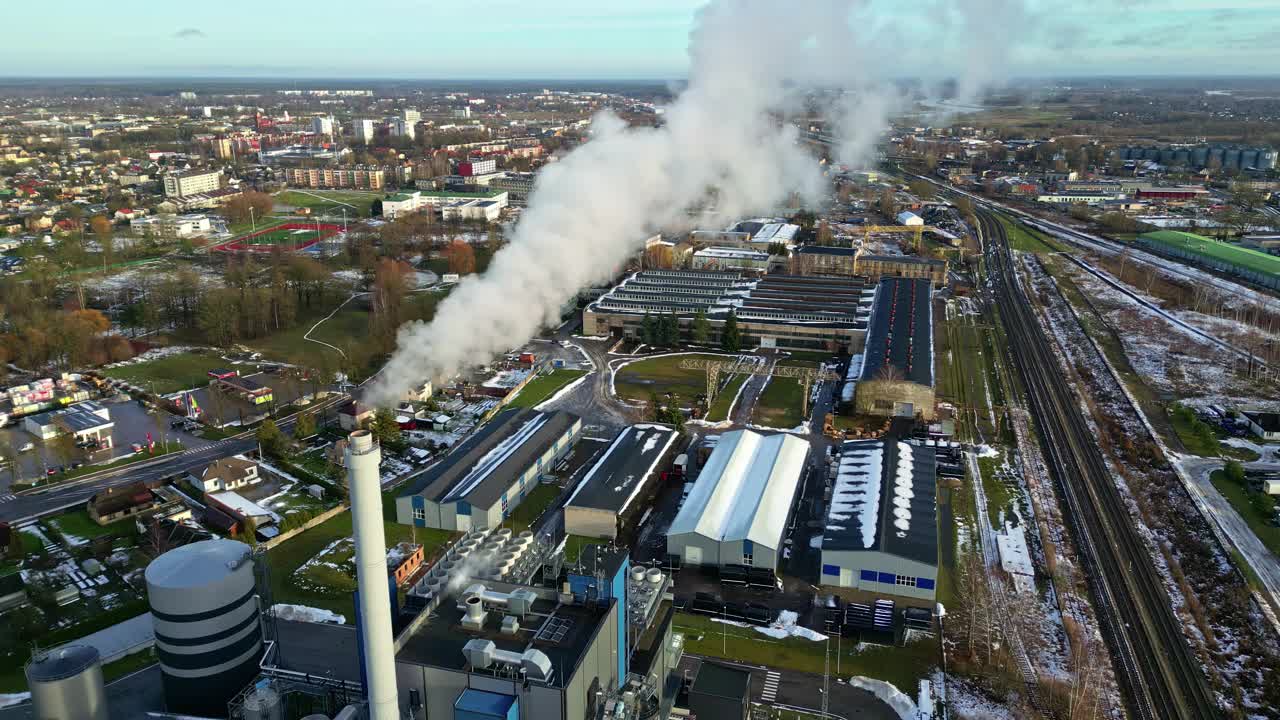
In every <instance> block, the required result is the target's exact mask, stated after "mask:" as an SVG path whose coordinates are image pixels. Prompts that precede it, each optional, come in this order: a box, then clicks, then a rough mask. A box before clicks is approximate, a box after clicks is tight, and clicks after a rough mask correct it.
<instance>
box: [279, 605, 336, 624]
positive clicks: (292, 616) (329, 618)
mask: <svg viewBox="0 0 1280 720" xmlns="http://www.w3.org/2000/svg"><path fill="white" fill-rule="evenodd" d="M271 614H272V615H274V616H276V617H277V618H279V619H281V620H292V621H294V622H313V623H332V624H334V625H345V624H346V623H347V618H346V617H345V616H343V615H339V614H338V613H336V612H333V611H332V610H325V609H323V608H314V607H308V606H306V605H288V604H285V603H277V604H275V605H272V606H271Z"/></svg>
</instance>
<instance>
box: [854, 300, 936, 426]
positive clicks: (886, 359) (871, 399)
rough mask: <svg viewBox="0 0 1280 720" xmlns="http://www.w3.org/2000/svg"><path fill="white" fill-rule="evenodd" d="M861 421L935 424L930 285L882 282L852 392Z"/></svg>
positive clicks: (855, 408)
mask: <svg viewBox="0 0 1280 720" xmlns="http://www.w3.org/2000/svg"><path fill="white" fill-rule="evenodd" d="M854 410H855V412H857V413H859V414H863V415H883V416H893V417H916V416H920V417H921V418H923V419H924V420H932V419H933V418H934V378H933V306H932V299H931V296H930V290H929V281H928V280H920V279H915V280H912V279H905V278H884V279H882V280H881V281H880V286H879V289H878V290H877V291H876V299H875V306H874V307H873V308H872V311H871V327H870V330H868V332H867V344H866V348H865V350H864V351H863V353H862V367H861V370H860V371H859V373H858V384H857V387H856V388H855V389H854Z"/></svg>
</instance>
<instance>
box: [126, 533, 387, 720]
mask: <svg viewBox="0 0 1280 720" xmlns="http://www.w3.org/2000/svg"><path fill="white" fill-rule="evenodd" d="M250 558H251V555H250V551H249V546H248V545H245V544H244V543H240V542H236V541H234V540H206V541H203V542H196V543H191V544H190V545H183V546H182V547H179V548H175V549H173V550H170V551H169V552H166V553H165V554H163V555H161V556H160V557H158V558H156V559H155V560H153V561H152V562H151V564H150V565H148V566H147V569H146V572H145V576H146V581H147V600H148V601H149V603H150V605H151V617H152V620H153V622H154V623H155V637H156V645H155V649H156V657H157V659H158V660H159V661H160V673H161V678H162V682H163V684H164V695H165V704H166V705H167V706H168V709H169V710H170V711H171V712H182V713H189V714H192V715H204V716H212V717H218V716H223V715H225V714H226V709H227V702H228V701H229V700H230V699H231V698H232V697H234V696H235V695H236V694H237V693H239V692H240V690H241V689H242V688H244V686H245V685H247V684H248V683H249V681H250V680H251V679H253V678H254V677H255V676H256V675H257V673H258V660H259V659H260V658H261V656H262V629H261V627H260V626H259V621H258V591H257V588H256V587H255V585H254V573H253V563H252V561H251V559H250ZM384 562H385V561H384Z"/></svg>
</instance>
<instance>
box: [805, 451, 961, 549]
mask: <svg viewBox="0 0 1280 720" xmlns="http://www.w3.org/2000/svg"><path fill="white" fill-rule="evenodd" d="M935 463H936V461H935V458H934V451H933V450H932V449H929V448H923V447H913V446H911V445H909V444H907V443H904V442H897V443H885V442H883V441H880V440H855V441H849V442H846V443H844V445H843V446H842V450H841V454H840V465H839V467H838V468H837V471H836V479H835V485H834V486H833V487H832V491H831V505H830V508H829V510H828V511H827V525H826V530H825V532H824V533H823V537H822V548H823V551H824V552H826V551H829V550H844V551H859V550H878V551H880V552H885V553H889V554H892V555H898V556H901V557H905V558H908V559H912V560H917V561H920V562H924V563H929V564H933V563H936V562H937V528H936V520H935V517H936V514H937V508H936V505H935V497H934V495H935V486H934V483H935V467H936V464H935Z"/></svg>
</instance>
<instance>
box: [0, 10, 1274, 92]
mask: <svg viewBox="0 0 1280 720" xmlns="http://www.w3.org/2000/svg"><path fill="white" fill-rule="evenodd" d="M733 1H736V0H733ZM744 1H747V2H750V1H753V0H744ZM784 1H790V2H805V0H784ZM866 1H867V2H870V3H872V4H880V5H882V6H883V7H884V10H883V15H884V18H885V22H886V23H890V24H893V25H896V26H898V27H899V28H904V29H909V30H910V32H911V33H913V34H917V36H918V37H919V43H918V45H917V46H916V47H915V48H911V49H909V50H908V51H906V52H904V53H903V54H902V56H900V57H894V58H886V60H885V61H886V62H894V63H896V65H897V68H896V69H897V70H898V72H899V74H901V75H902V76H936V75H937V74H938V73H939V72H940V71H939V65H940V64H943V65H945V63H939V61H938V58H936V57H932V55H931V53H930V51H929V48H930V47H932V45H933V43H934V42H935V41H934V40H933V38H935V37H936V36H939V35H940V34H941V33H944V32H945V31H946V30H945V28H944V27H940V26H939V23H938V22H937V20H936V18H937V17H938V16H940V15H941V14H943V13H939V12H938V11H937V10H938V7H939V6H946V5H948V4H954V3H958V2H966V3H969V2H972V3H987V4H992V5H996V4H998V2H1001V1H1005V2H1007V1H1008V0H895V1H893V2H890V1H889V0H866ZM1025 1H1026V2H1027V3H1029V4H1031V5H1032V12H1031V13H1030V14H1029V15H1030V18H1031V19H1029V20H1023V21H1019V22H1010V23H1008V26H999V25H997V26H994V27H992V28H991V31H992V32H993V33H1001V34H1007V33H1017V34H1018V36H1019V38H1020V41H1019V44H1018V46H1017V47H1016V48H1015V51H1014V53H1013V58H1012V60H1011V65H1012V66H1011V67H1010V68H1008V72H1007V73H1006V75H1008V76H1010V77H1017V76H1037V77H1042V76H1058V77H1075V76H1097V75H1113V76H1114V75H1263V74H1266V75H1271V74H1276V73H1277V72H1278V71H1280V43H1278V42H1276V41H1275V39H1276V38H1277V37H1280V1H1278V0H1069V1H1068V2H1062V1H1061V0H1052V1H1050V0H1025ZM704 2H705V0H536V1H532V2H531V1H530V0H483V1H480V0H472V1H470V2H466V1H462V2H460V1H458V0H454V1H452V2H445V1H442V0H373V1H371V2H353V1H352V0H307V1H306V2H300V3H292V2H290V3H280V2H263V1H262V0H221V2H218V3H214V4H209V3H181V2H161V1H160V0H114V1H113V2H103V1H102V0H52V5H53V6H55V7H56V10H57V12H50V10H51V7H50V5H46V4H44V3H30V2H27V3H7V5H12V6H11V7H6V8H5V11H4V15H5V21H6V25H7V26H8V27H10V28H11V29H13V28H24V29H27V30H29V31H24V32H10V33H7V34H6V37H5V42H4V43H3V45H0V75H4V76H9V77H28V76H54V77H56V76H63V77H140V76H143V77H148V76H154V77H189V76H201V77H269V78H288V77H297V78H351V79H374V80H376V79H470V78H475V79H577V78H582V79H657V80H668V79H678V78H681V77H683V76H684V73H685V71H686V69H687V67H688V54H687V47H688V38H689V31H690V29H691V27H692V25H693V22H694V17H695V14H696V13H697V11H698V8H699V7H700V6H702V5H703V4H704ZM768 51H769V39H768V38H767V37H760V38H743V52H768Z"/></svg>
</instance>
